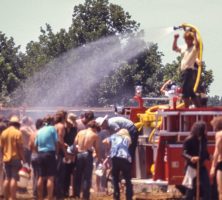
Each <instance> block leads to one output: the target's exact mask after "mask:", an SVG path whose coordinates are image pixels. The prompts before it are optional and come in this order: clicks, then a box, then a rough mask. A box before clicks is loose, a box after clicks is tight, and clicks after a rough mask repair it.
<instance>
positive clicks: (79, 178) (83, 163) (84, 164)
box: [74, 151, 93, 200]
mask: <svg viewBox="0 0 222 200" xmlns="http://www.w3.org/2000/svg"><path fill="white" fill-rule="evenodd" d="M92 170H93V157H92V152H90V151H86V152H81V153H78V154H77V157H76V177H75V180H74V182H75V187H74V190H75V197H80V192H81V186H82V190H83V199H84V200H85V199H87V200H88V199H89V197H90V187H91V183H92Z"/></svg>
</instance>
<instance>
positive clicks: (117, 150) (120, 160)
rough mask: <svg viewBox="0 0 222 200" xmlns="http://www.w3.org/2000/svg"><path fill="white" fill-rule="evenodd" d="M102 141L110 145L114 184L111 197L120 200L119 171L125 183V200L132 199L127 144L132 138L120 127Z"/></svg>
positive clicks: (128, 144) (129, 155) (130, 159)
mask: <svg viewBox="0 0 222 200" xmlns="http://www.w3.org/2000/svg"><path fill="white" fill-rule="evenodd" d="M103 143H104V144H109V145H110V157H111V159H112V176H113V186H114V193H113V198H114V199H115V200H120V189H119V180H120V178H119V177H120V173H122V175H123V178H124V179H125V184H126V200H132V196H133V188H132V183H131V167H132V164H131V162H132V157H131V154H130V152H129V146H130V144H131V143H132V140H131V137H130V134H129V131H128V130H127V129H120V130H119V131H118V132H117V133H115V134H113V135H111V136H110V137H108V138H106V139H105V140H103Z"/></svg>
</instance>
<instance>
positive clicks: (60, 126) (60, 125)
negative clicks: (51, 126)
mask: <svg viewBox="0 0 222 200" xmlns="http://www.w3.org/2000/svg"><path fill="white" fill-rule="evenodd" d="M55 127H56V129H64V128H65V125H64V124H62V123H57V124H55Z"/></svg>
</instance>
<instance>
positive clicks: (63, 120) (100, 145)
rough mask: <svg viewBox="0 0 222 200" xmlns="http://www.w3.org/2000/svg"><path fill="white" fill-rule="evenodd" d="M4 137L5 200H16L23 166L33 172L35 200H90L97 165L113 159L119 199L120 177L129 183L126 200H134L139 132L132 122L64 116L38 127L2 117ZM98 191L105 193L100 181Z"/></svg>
mask: <svg viewBox="0 0 222 200" xmlns="http://www.w3.org/2000/svg"><path fill="white" fill-rule="evenodd" d="M0 133H1V135H0V149H1V151H0V152H1V155H0V158H1V162H0V167H1V169H0V188H1V191H0V192H1V193H0V195H1V196H2V197H4V199H10V200H11V199H16V193H17V192H18V190H19V187H18V185H17V183H18V181H19V170H20V169H21V168H22V167H24V166H26V167H27V166H28V167H30V168H31V169H32V181H33V186H32V188H33V198H35V199H38V200H42V199H44V198H47V199H49V200H50V199H54V198H56V199H64V198H65V197H69V196H73V197H75V198H82V199H86V200H87V199H90V188H91V187H92V172H93V164H94V163H96V164H98V163H102V162H103V160H104V159H106V158H107V156H108V155H109V157H110V159H111V162H112V167H113V170H112V175H113V177H114V194H113V196H114V199H116V200H118V199H120V191H119V184H118V181H119V179H118V177H119V174H120V172H121V171H122V173H123V176H124V178H125V180H126V188H127V189H126V199H127V200H131V199H132V196H133V189H132V183H131V166H132V162H133V160H134V157H135V149H136V145H137V140H138V131H137V129H136V127H135V126H134V124H133V122H132V121H130V120H129V119H126V118H124V117H122V116H118V117H116V116H115V117H108V116H105V117H97V118H95V116H94V113H93V112H92V111H87V112H85V113H83V114H82V115H81V116H76V115H75V114H74V113H69V112H66V111H64V110H60V111H57V112H55V114H53V115H47V116H45V117H44V118H39V119H37V120H36V121H35V123H34V122H33V120H32V119H31V118H30V117H27V116H25V117H22V119H19V117H18V116H16V115H12V116H11V117H10V118H9V119H5V118H4V117H1V119H0ZM119 163H121V165H119ZM96 185H97V187H96V188H95V189H96V190H98V191H101V190H103V189H104V187H105V186H104V183H103V181H102V180H101V178H99V177H97V180H96ZM70 189H71V190H70ZM22 192H26V191H22Z"/></svg>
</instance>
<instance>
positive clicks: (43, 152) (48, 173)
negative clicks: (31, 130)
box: [35, 116, 58, 200]
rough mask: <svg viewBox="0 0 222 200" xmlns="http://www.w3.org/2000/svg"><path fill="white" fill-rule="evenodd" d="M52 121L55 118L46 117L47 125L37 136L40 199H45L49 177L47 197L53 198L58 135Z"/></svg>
mask: <svg viewBox="0 0 222 200" xmlns="http://www.w3.org/2000/svg"><path fill="white" fill-rule="evenodd" d="M52 121H53V119H52V117H50V116H49V117H47V118H45V119H44V123H45V125H44V126H43V127H42V128H40V129H39V130H38V132H37V135H36V138H35V146H36V148H37V152H38V160H39V172H38V174H39V178H38V183H37V188H38V199H39V200H43V180H44V179H47V199H48V200H52V199H53V190H54V177H55V174H56V152H57V149H58V135H57V132H56V129H55V127H54V126H53V124H52Z"/></svg>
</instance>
